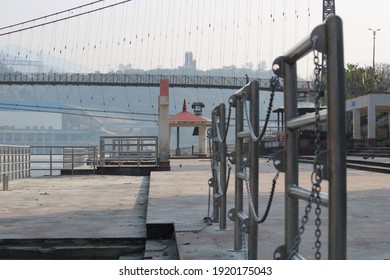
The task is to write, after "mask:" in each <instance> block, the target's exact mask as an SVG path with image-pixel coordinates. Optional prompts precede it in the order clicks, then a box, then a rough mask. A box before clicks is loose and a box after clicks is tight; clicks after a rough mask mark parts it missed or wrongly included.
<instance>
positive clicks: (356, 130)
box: [352, 109, 362, 139]
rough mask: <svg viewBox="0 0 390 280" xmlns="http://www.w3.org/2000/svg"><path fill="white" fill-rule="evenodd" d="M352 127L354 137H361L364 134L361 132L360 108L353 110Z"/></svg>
mask: <svg viewBox="0 0 390 280" xmlns="http://www.w3.org/2000/svg"><path fill="white" fill-rule="evenodd" d="M352 119H353V120H352V121H353V125H352V129H353V139H361V138H362V135H361V132H360V110H356V109H355V110H353V111H352Z"/></svg>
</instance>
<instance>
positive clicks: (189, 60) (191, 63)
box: [184, 52, 196, 69]
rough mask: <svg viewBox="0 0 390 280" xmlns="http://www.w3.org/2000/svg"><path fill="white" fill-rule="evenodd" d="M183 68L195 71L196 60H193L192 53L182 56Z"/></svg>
mask: <svg viewBox="0 0 390 280" xmlns="http://www.w3.org/2000/svg"><path fill="white" fill-rule="evenodd" d="M184 67H188V68H192V69H196V60H195V59H193V55H192V52H186V53H185V55H184Z"/></svg>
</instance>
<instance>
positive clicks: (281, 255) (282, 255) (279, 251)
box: [274, 245, 286, 260]
mask: <svg viewBox="0 0 390 280" xmlns="http://www.w3.org/2000/svg"><path fill="white" fill-rule="evenodd" d="M285 259H286V246H285V245H280V246H279V247H278V248H276V250H275V252H274V260H285Z"/></svg>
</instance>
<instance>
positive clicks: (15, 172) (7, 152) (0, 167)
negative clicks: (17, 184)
mask: <svg viewBox="0 0 390 280" xmlns="http://www.w3.org/2000/svg"><path fill="white" fill-rule="evenodd" d="M26 177H30V147H29V146H18V145H0V182H2V183H3V190H8V180H16V179H22V178H26Z"/></svg>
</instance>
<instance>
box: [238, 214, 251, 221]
mask: <svg viewBox="0 0 390 280" xmlns="http://www.w3.org/2000/svg"><path fill="white" fill-rule="evenodd" d="M248 218H249V217H248V216H247V215H246V214H245V213H244V212H242V211H238V212H237V219H238V220H239V221H241V222H245V221H247V220H248Z"/></svg>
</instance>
